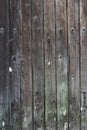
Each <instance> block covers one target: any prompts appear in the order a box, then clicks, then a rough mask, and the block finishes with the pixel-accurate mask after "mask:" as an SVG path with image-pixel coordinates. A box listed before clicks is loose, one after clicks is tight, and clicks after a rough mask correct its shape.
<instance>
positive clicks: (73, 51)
mask: <svg viewBox="0 0 87 130" xmlns="http://www.w3.org/2000/svg"><path fill="white" fill-rule="evenodd" d="M78 5H79V3H78V0H76V1H74V0H72V1H69V0H68V46H69V48H68V49H69V81H68V82H69V96H68V98H69V112H68V114H69V129H70V130H75V129H76V130H79V129H80V81H79V80H80V79H79V31H80V30H79V21H78V20H79V7H78Z"/></svg>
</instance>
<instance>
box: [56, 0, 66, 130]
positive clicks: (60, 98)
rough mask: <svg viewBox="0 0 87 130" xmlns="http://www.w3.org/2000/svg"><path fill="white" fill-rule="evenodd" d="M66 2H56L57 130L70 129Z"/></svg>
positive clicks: (62, 0)
mask: <svg viewBox="0 0 87 130" xmlns="http://www.w3.org/2000/svg"><path fill="white" fill-rule="evenodd" d="M66 11H67V10H66V0H65V1H64V0H61V1H60V0H57V1H56V72H57V73H56V76H57V77H56V78H57V128H58V129H59V130H65V129H67V128H68V83H67V79H68V56H67V27H66V25H67V17H66Z"/></svg>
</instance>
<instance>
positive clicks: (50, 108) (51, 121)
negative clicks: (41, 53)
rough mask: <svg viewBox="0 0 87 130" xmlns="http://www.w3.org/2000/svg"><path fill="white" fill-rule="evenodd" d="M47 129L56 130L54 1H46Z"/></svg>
mask: <svg viewBox="0 0 87 130" xmlns="http://www.w3.org/2000/svg"><path fill="white" fill-rule="evenodd" d="M44 44H45V127H46V128H45V129H46V130H56V83H55V10H54V0H52V1H50V0H46V1H45V0H44Z"/></svg>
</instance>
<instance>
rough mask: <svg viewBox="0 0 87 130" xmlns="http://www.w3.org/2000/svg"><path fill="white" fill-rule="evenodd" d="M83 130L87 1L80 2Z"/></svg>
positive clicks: (85, 124)
mask: <svg viewBox="0 0 87 130" xmlns="http://www.w3.org/2000/svg"><path fill="white" fill-rule="evenodd" d="M80 27H81V28H80V29H81V30H80V46H81V130H86V129H87V1H85V0H81V1H80Z"/></svg>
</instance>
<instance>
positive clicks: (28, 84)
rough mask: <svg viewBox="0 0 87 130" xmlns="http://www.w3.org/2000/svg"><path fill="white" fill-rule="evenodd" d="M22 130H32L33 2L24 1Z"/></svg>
mask: <svg viewBox="0 0 87 130" xmlns="http://www.w3.org/2000/svg"><path fill="white" fill-rule="evenodd" d="M21 4H22V130H26V129H29V130H32V70H31V65H32V64H31V62H32V60H31V59H32V57H31V1H30V0H22V2H21Z"/></svg>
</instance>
